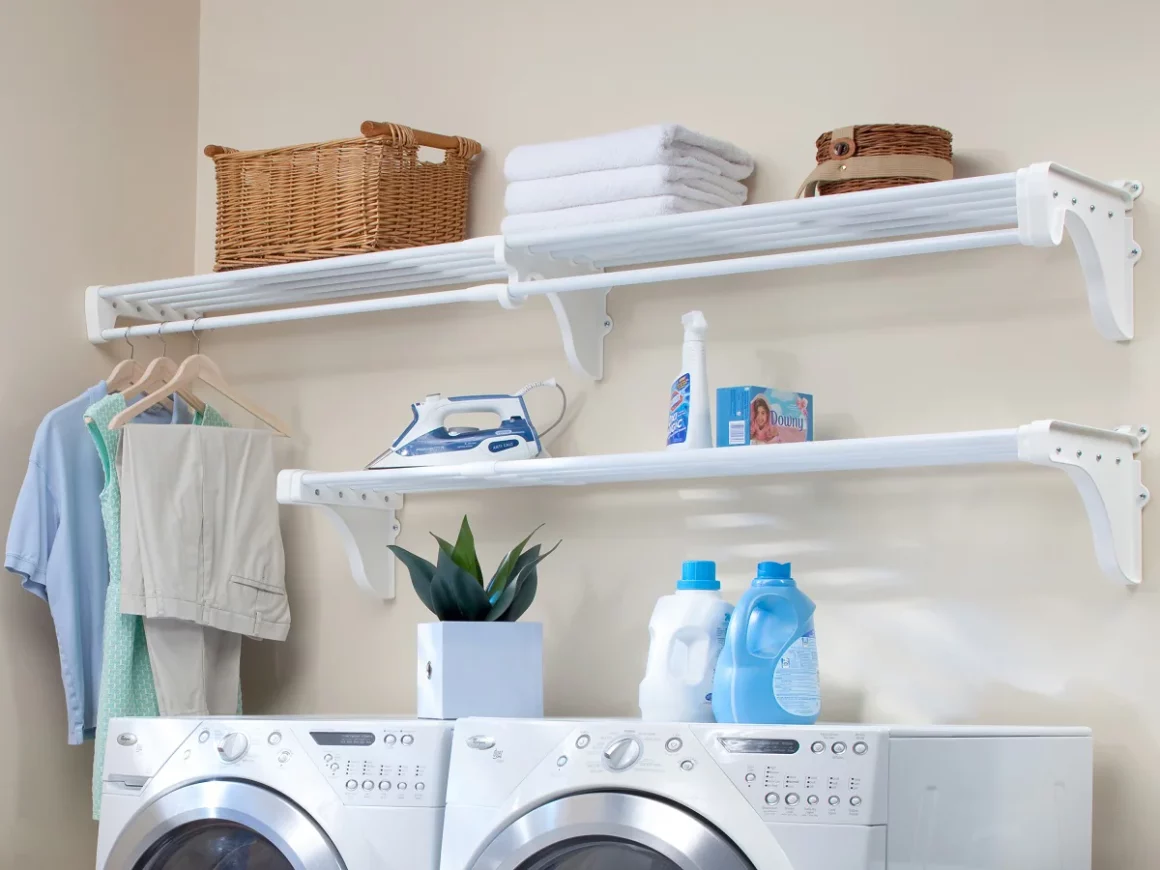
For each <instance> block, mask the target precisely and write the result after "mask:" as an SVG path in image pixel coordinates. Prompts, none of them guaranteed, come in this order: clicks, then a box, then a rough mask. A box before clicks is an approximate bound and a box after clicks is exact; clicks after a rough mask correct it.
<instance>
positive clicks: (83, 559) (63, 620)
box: [4, 381, 188, 750]
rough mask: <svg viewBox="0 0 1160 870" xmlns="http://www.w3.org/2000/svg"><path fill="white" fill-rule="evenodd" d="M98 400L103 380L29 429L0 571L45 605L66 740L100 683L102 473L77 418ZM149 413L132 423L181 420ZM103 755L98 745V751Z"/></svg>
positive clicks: (85, 731) (104, 577)
mask: <svg viewBox="0 0 1160 870" xmlns="http://www.w3.org/2000/svg"><path fill="white" fill-rule="evenodd" d="M105 395H106V390H105V383H104V381H102V382H101V383H99V384H97V385H96V386H95V387H91V388H90V389H88V390H86V391H85V393H84V394H83V395H81V396H78V397H77V398H75V399H73V400H72V401H71V402H67V403H65V404H64V405H61V406H60V407H59V408H56V409H55V410H53V411H50V412H49V413H48V415H47V416H46V417H45V418H44V420H42V421H41V423H40V427H39V428H38V429H37V430H36V438H35V440H34V441H33V443H32V455H31V456H30V457H29V459H28V471H27V472H26V473H25V476H24V484H23V485H22V486H21V488H20V495H19V496H17V499H16V509H15V511H14V512H13V514H12V525H11V526H10V527H9V529H8V546H7V547H6V552H5V556H4V567H6V568H7V569H8V570H9V571H11V572H12V573H14V574H17V575H19V576H20V578H21V581H20V585H21V586H23V587H24V588H25V589H27V590H28V591H29V592H32V593H33V594H34V595H38V596H40V597H41V598H43V599H44V600H45V601H47V602H48V608H49V612H50V613H51V614H52V619H53V622H54V623H55V624H56V639H57V645H58V646H59V647H60V673H61V678H62V679H63V681H64V697H65V704H66V707H67V709H68V742H69V743H73V744H76V743H81V742H82V741H83V740H84V738H85V737H92V736H93V731H94V729H95V727H96V722H97V700H98V694H99V692H100V685H101V645H102V638H103V634H104V623H105V590H106V588H107V587H108V585H109V561H108V551H107V549H106V546H105V524H104V521H103V519H102V518H101V488H102V487H103V486H104V473H103V471H102V469H101V461H100V458H99V457H98V456H97V451H96V449H95V448H94V446H93V441H92V437H91V436H90V435H89V433H88V431H87V430H86V428H85V421H84V413H85V411H86V409H88V407H89V406H90V405H92V404H93V403H94V402H96V401H98V400H99V399H102V398H104V396H105ZM181 404H182V403H180V402H178V403H176V406H175V407H174V410H173V412H172V413H171V412H168V411H163V410H162V409H161V408H159V407H155V408H151V409H150V410H149V411H147V412H146V413H145V414H143V415H141V417H138V418H137V419H138V420H139V421H141V422H158V423H168V422H170V421H175V420H177V419H181V418H182V417H183V416H187V414H188V409H186V408H184V407H180V406H181ZM102 750H103V747H102Z"/></svg>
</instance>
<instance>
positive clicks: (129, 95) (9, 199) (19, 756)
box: [0, 0, 198, 870]
mask: <svg viewBox="0 0 1160 870" xmlns="http://www.w3.org/2000/svg"><path fill="white" fill-rule="evenodd" d="M197 8H198V7H197V4H196V2H193V0H180V2H167V3H151V2H147V0H47V2H37V3H4V4H0V82H3V84H2V85H0V117H3V118H4V119H5V125H4V133H3V136H0V166H2V167H3V171H2V174H3V185H2V190H3V193H2V194H0V263H3V264H4V278H3V282H4V290H3V293H4V296H5V298H6V299H7V302H6V303H5V336H4V341H3V342H2V343H0V398H2V399H3V404H4V409H5V413H4V415H3V417H2V419H0V442H2V443H3V444H4V448H5V455H4V458H3V462H0V493H2V496H0V517H4V518H7V517H8V516H9V515H10V514H11V510H12V505H13V503H14V502H15V500H16V493H17V491H18V490H19V488H20V484H21V481H22V480H23V479H24V472H25V468H26V467H27V462H28V451H29V449H30V447H31V445H32V436H33V433H34V431H35V430H36V426H37V424H38V423H39V422H40V419H41V417H42V416H43V415H44V414H45V413H46V412H47V411H49V410H50V409H52V408H53V407H55V406H57V405H59V404H61V403H63V402H65V401H68V400H69V399H72V398H74V397H75V396H77V395H78V394H80V393H81V392H82V391H83V390H85V389H86V388H88V387H90V386H92V385H93V384H95V383H96V382H97V381H99V380H100V379H101V378H102V377H104V376H105V375H106V374H107V373H108V372H109V370H110V369H111V368H112V365H113V362H114V361H115V358H116V357H119V356H121V355H123V354H125V353H126V349H125V348H124V346H123V345H122V346H121V347H117V348H113V349H106V350H105V351H101V350H98V349H96V348H94V347H93V346H92V345H90V344H89V343H88V342H87V341H86V340H85V326H84V306H83V290H84V288H85V286H86V285H88V284H94V283H100V282H105V283H116V282H119V281H128V280H132V279H138V278H148V277H161V276H163V275H166V274H174V273H182V272H186V271H188V270H189V269H190V268H191V267H192V265H193V259H192V256H191V253H190V238H191V236H192V233H193V210H194V196H193V194H194V172H193V166H192V160H193V151H194V146H195V134H196V124H197V120H196V119H197V34H198V19H197ZM149 344H150V343H149V342H143V343H139V345H138V349H139V351H140V352H141V353H142V354H143V355H144V354H147V353H151V352H153V349H152V348H150V347H149ZM94 508H95V506H94ZM4 577H5V582H4V583H2V584H0V767H2V768H3V770H4V775H3V776H2V777H0V865H2V866H4V867H24V868H45V870H60V868H82V867H89V866H91V865H92V861H93V850H94V847H95V842H96V825H95V824H94V823H93V822H92V820H91V813H92V801H91V798H90V793H91V790H90V783H91V781H92V760H93V747H92V744H91V743H88V744H86V745H84V746H68V745H67V744H66V728H65V724H66V719H65V705H64V690H63V688H62V685H61V674H60V659H59V657H58V655H57V647H56V636H55V634H54V631H53V624H52V620H51V619H50V617H49V614H48V608H47V606H46V605H45V604H44V602H42V601H41V600H40V599H38V598H35V597H34V596H32V595H30V594H29V593H27V592H24V591H22V590H21V589H20V584H19V580H18V579H17V578H15V577H14V576H12V575H8V574H5V575H4Z"/></svg>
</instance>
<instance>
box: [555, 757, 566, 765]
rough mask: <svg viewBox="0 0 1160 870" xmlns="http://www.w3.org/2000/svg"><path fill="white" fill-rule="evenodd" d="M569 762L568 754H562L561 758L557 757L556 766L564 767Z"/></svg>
mask: <svg viewBox="0 0 1160 870" xmlns="http://www.w3.org/2000/svg"><path fill="white" fill-rule="evenodd" d="M567 763H568V756H567V755H561V756H560V757H559V758H557V759H556V767H563V766H564V765H565V764H567Z"/></svg>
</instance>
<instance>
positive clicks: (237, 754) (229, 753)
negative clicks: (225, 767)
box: [217, 731, 250, 764]
mask: <svg viewBox="0 0 1160 870" xmlns="http://www.w3.org/2000/svg"><path fill="white" fill-rule="evenodd" d="M249 748H250V740H249V738H248V737H246V735H245V734H241V733H239V732H237V731H231V732H230V733H229V734H227V735H226V736H225V737H223V738H222V742H221V743H219V744H218V748H217V751H218V757H219V758H221V760H222V761H224V762H226V763H227V764H233V763H234V762H235V761H241V759H242V756H244V755H245V754H246V750H248V749H249Z"/></svg>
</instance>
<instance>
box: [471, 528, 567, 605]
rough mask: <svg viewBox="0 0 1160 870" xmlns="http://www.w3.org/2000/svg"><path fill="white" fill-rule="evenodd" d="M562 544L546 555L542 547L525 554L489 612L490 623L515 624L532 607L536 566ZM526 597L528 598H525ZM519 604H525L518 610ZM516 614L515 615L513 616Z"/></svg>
mask: <svg viewBox="0 0 1160 870" xmlns="http://www.w3.org/2000/svg"><path fill="white" fill-rule="evenodd" d="M561 543H562V542H561V541H557V542H556V546H555V547H552V549H550V550H548V552H546V553H541V552H540V545H539V544H536V546H534V547H532V549H530V550H528V552H526V553H524V554H523V555H522V556H521V557H520V558H519V559H518V560H517V562H518V564H517V567H516V568H515V570H514V572H513V577H512V579H511V581H510V582H509V583H508V585H507V588H506V589H504V591H503V594H502V595H500V597H499V599H498V600H497V601H496V602H495V604H493V605H492V607H491V610H490V611H488V614H487V619H488V620H489V621H499V622H515V621H516V620H517V619H519V618H520V617H521V616H522V615H523V614H524V612H525V611H526V610H527V609H528V608H529V607H531V606H532V600H533V599H534V598H535V597H536V587H537V585H538V579H537V572H536V566H537V565H539V564H540V563H541V562H543V561H544V560H545V559H547V558H548V557H549V556H551V555H552V554H553V553H554V552H556V548H557V547H559V546H560V544H561ZM529 585H530V587H531V591H530V592H526V591H525V589H526V588H527V587H528V586H529ZM525 596H526V598H525ZM517 602H523V605H522V607H518V608H517ZM513 612H515V615H514V616H513V615H511V614H512V613H513Z"/></svg>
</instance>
